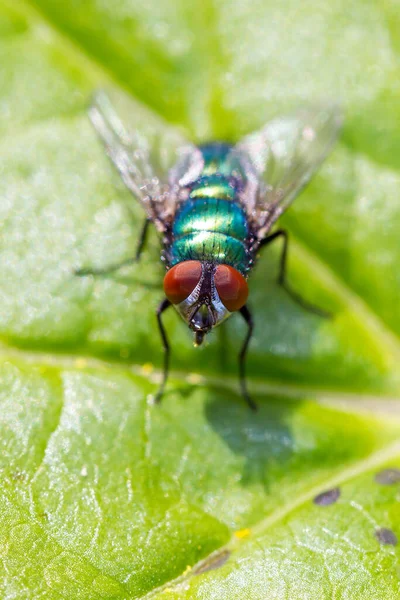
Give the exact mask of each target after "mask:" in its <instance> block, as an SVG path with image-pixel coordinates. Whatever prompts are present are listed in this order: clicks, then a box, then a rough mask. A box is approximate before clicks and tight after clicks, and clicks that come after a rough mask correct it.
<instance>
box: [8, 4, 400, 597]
mask: <svg viewBox="0 0 400 600" xmlns="http://www.w3.org/2000/svg"><path fill="white" fill-rule="evenodd" d="M397 8H398V7H397V6H396V5H395V3H394V2H390V1H388V2H385V3H384V5H379V4H378V3H375V5H371V4H369V5H368V6H367V5H366V4H365V3H363V2H361V0H357V2H355V3H352V4H351V5H349V3H345V2H344V1H342V0H335V2H333V3H329V4H327V3H322V4H321V3H317V2H314V1H311V2H308V3H305V4H304V3H303V4H301V5H300V4H299V3H298V2H295V1H294V0H289V1H288V2H287V3H285V4H284V5H282V4H279V3H278V4H277V3H273V2H269V1H268V2H250V0H241V1H240V2H237V1H234V0H232V1H230V0H223V1H221V2H219V3H213V2H211V1H210V0H207V1H203V2H199V1H195V2H183V1H182V2H181V1H180V0H166V1H164V0H163V2H159V1H158V0H148V1H147V2H146V3H135V2H133V0H122V1H121V2H118V3H105V2H100V1H99V0H87V1H86V2H85V3H82V2H78V0H69V1H68V2H65V3H59V2H57V1H56V0H31V1H30V2H22V1H19V0H18V1H17V2H11V0H10V1H8V0H0V62H1V65H2V68H1V70H0V83H1V85H0V135H1V137H0V157H1V162H0V169H1V177H0V198H1V200H0V224H1V225H0V226H1V236H0V252H1V267H2V268H1V272H0V306H1V310H0V338H1V342H2V348H1V361H0V372H1V373H0V381H1V386H0V403H1V412H0V415H1V416H0V432H1V433H0V445H1V454H0V463H1V464H0V469H1V470H0V473H1V488H0V490H1V491H0V506H1V510H0V522H1V527H0V539H1V541H0V556H1V563H0V564H1V566H0V590H1V591H0V595H1V597H2V598H5V599H8V598H10V599H11V598H26V599H36V598H45V599H46V600H47V599H53V598H54V599H59V598H74V599H75V598H76V599H90V598H93V599H94V600H97V599H98V598H106V599H112V598H115V599H128V598H140V597H143V596H145V595H146V594H149V595H150V596H151V597H154V598H174V599H177V598H179V599H183V598H199V599H200V598H202V599H205V598H207V599H212V598H216V599H220V598H232V599H234V598H238V599H239V598H240V599H241V598H251V599H253V598H254V599H258V598H260V599H261V598H266V597H267V598H269V599H280V598H282V599H283V598H290V599H293V600H297V599H308V598H318V600H319V599H331V598H338V599H346V600H348V599H358V598H368V599H373V600H380V599H382V600H390V599H392V598H393V599H397V598H398V597H399V592H400V589H399V588H400V583H399V571H398V559H399V550H398V548H399V545H398V544H397V540H398V539H400V518H399V511H398V499H399V496H398V494H399V488H398V486H399V482H398V479H399V473H398V471H397V470H396V468H397V469H399V468H400V442H399V441H398V440H399V434H400V421H399V419H398V410H399V408H398V407H399V401H398V400H397V398H398V397H399V392H400V375H399V368H398V364H399V360H400V343H399V340H398V336H399V333H400V312H399V310H398V298H399V293H400V277H399V275H398V268H397V267H398V264H399V262H400V246H399V244H398V231H399V226H400V205H399V203H398V193H399V184H400V173H399V169H400V159H399V157H400V142H399V140H400V135H399V133H400V132H399V131H398V123H399V122H400V120H399V117H400V114H399V107H400V86H399V83H398V76H397V75H398V68H399V59H398V48H399V40H400V38H399V34H398V27H396V25H398V24H399V23H398V20H399V17H398V10H397ZM104 85H107V86H109V85H111V86H114V87H116V88H119V89H123V90H124V91H125V92H127V93H128V94H129V95H130V96H131V99H132V104H133V107H134V108H133V110H135V111H137V112H138V114H140V118H141V119H142V120H143V122H144V123H146V122H150V121H154V120H155V121H156V122H159V126H160V127H163V126H164V125H163V123H162V119H164V120H166V121H167V122H169V123H171V124H175V125H178V126H180V127H181V128H183V130H184V131H186V134H187V135H188V136H189V137H191V138H192V139H194V140H195V141H199V140H205V139H213V138H221V139H232V140H236V139H239V138H240V136H241V135H243V134H244V133H246V132H248V131H250V130H252V129H255V128H257V127H259V126H261V125H262V123H263V122H264V121H265V120H267V119H268V118H270V117H271V116H272V115H274V114H276V113H277V112H282V111H284V110H285V109H286V108H289V107H293V106H296V105H298V104H301V103H307V102H309V103H315V102H317V101H318V100H321V99H322V100H326V99H328V100H332V98H333V99H335V100H336V99H338V97H340V98H341V100H342V103H343V105H344V108H345V111H346V120H345V127H344V132H343V135H342V137H341V140H340V142H339V143H338V144H337V147H336V148H335V150H334V152H333V154H332V156H331V157H330V158H329V160H328V161H327V163H326V164H325V165H324V167H323V168H322V169H321V172H320V173H319V174H318V175H317V177H316V178H315V180H314V181H313V183H312V184H311V185H310V187H309V188H308V189H307V190H306V191H305V192H304V193H303V194H302V195H301V198H300V199H299V200H298V201H297V202H296V204H295V205H294V206H293V208H292V209H291V210H290V211H289V212H288V214H287V215H285V217H284V218H283V219H282V223H283V224H284V225H286V226H287V227H288V229H289V231H290V234H291V242H290V244H291V246H290V250H289V253H290V258H289V279H290V282H291V284H292V286H293V287H295V289H297V290H299V292H301V293H302V294H303V295H304V296H305V297H306V298H307V299H309V300H310V301H313V302H315V303H317V304H318V305H320V306H322V307H325V308H327V309H328V310H330V311H332V312H333V313H334V318H333V319H329V320H322V319H319V318H318V317H316V316H314V315H310V314H307V313H304V312H303V311H302V309H301V308H300V307H298V306H296V305H295V304H293V301H292V300H291V299H290V298H289V297H288V296H287V295H285V293H284V291H282V290H281V289H279V288H278V286H277V284H276V274H277V268H278V259H279V254H278V252H279V249H278V248H277V249H275V250H274V249H271V250H268V252H265V253H264V255H263V256H262V258H261V259H260V261H259V264H258V265H257V268H256V270H255V272H254V276H253V277H252V279H251V283H250V286H251V296H250V303H251V307H252V309H253V312H254V315H255V322H256V334H255V337H254V341H253V342H252V347H251V351H250V354H249V361H248V373H249V383H250V388H251V389H252V390H253V392H254V396H255V399H256V400H257V402H258V404H259V407H260V409H259V412H258V413H257V414H253V413H250V412H249V410H248V409H247V407H246V406H244V403H243V400H242V399H241V398H240V395H239V394H238V392H237V387H236V386H237V382H236V372H237V365H236V360H237V351H238V349H239V347H240V344H241V341H242V339H243V335H244V333H245V331H244V327H243V324H242V323H241V322H240V319H239V318H237V317H233V318H232V319H230V321H229V322H228V323H227V324H226V325H224V326H223V327H221V328H220V329H218V330H216V331H215V333H214V334H213V335H212V336H210V341H209V343H208V345H207V346H206V347H205V348H200V349H194V348H192V347H191V345H192V339H191V336H190V333H189V331H188V330H187V329H186V328H185V326H184V324H183V323H182V322H180V321H179V319H178V318H177V316H176V315H175V314H170V315H168V316H167V318H166V324H167V328H168V332H169V335H170V338H171V344H172V347H173V365H172V366H173V370H174V375H173V377H172V378H171V381H170V382H169V384H168V388H167V393H166V394H165V398H164V402H163V404H162V405H161V406H160V407H155V406H152V405H151V402H149V396H150V395H151V394H152V393H154V391H155V390H156V389H157V381H159V376H160V367H161V365H162V352H161V348H160V341H159V339H158V336H157V331H156V322H155V317H154V312H155V309H156V306H157V304H158V303H159V301H160V299H161V298H162V288H161V281H162V265H161V263H160V261H159V243H158V240H157V238H156V235H155V234H153V237H152V238H151V240H150V244H149V246H150V247H149V248H148V250H147V251H146V253H145V256H144V258H143V260H142V262H141V263H140V265H136V266H132V267H128V268H126V269H124V270H122V271H121V272H120V273H119V274H118V275H116V276H113V277H108V278H100V279H93V278H78V277H76V276H75V275H74V271H75V270H76V269H77V268H81V267H85V266H92V265H93V266H98V267H100V266H104V265H107V264H113V263H115V262H118V261H119V260H123V259H124V258H126V257H129V256H132V255H133V253H134V251H135V245H136V242H137V239H138V234H139V230H140V227H141V221H142V219H143V213H142V210H141V208H140V206H139V205H138V204H137V203H136V202H135V201H134V200H133V199H132V198H131V197H130V196H129V194H128V192H127V191H126V190H125V189H124V187H123V185H122V183H121V182H120V181H119V179H118V176H117V175H116V173H115V172H114V170H113V168H112V167H111V165H110V164H109V161H108V160H107V158H106V157H105V155H104V152H103V149H102V148H101V146H100V144H99V143H98V140H97V138H96V136H95V134H94V132H93V130H92V128H91V126H90V124H89V122H88V118H87V115H86V109H87V105H88V102H89V98H90V95H91V93H92V91H93V90H94V89H96V88H98V87H101V86H104ZM128 203H129V204H128ZM129 206H131V207H132V210H133V213H134V219H133V222H132V218H131V216H130V211H129ZM381 407H384V408H386V409H390V410H391V411H392V413H393V414H392V415H391V416H390V417H389V415H386V416H383V415H382V414H380V409H381ZM371 409H373V410H372V412H371ZM368 411H369V412H368ZM385 469H392V470H390V471H385ZM332 490H333V491H332ZM324 492H326V494H325V495H324V496H322V499H321V496H320V494H321V493H322V494H323V493H324ZM329 501H331V503H329Z"/></svg>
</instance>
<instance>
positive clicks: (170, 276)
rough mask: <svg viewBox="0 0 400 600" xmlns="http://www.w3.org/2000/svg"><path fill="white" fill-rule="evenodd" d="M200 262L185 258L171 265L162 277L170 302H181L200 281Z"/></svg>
mask: <svg viewBox="0 0 400 600" xmlns="http://www.w3.org/2000/svg"><path fill="white" fill-rule="evenodd" d="M201 272H202V269H201V263H200V262H199V261H198V260H185V261H184V262H181V263H178V264H177V265H175V266H174V267H172V268H171V269H170V270H169V271H168V272H167V273H166V275H165V277H164V292H165V295H166V296H167V298H168V300H169V301H170V302H172V304H179V303H180V302H183V300H185V299H186V298H187V297H188V296H190V294H191V293H192V292H193V290H194V288H195V287H196V285H197V284H198V283H199V281H200V277H201Z"/></svg>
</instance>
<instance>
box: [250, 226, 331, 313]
mask: <svg viewBox="0 0 400 600" xmlns="http://www.w3.org/2000/svg"><path fill="white" fill-rule="evenodd" d="M278 238H283V249H282V254H281V258H280V263H279V275H278V283H279V285H281V286H282V287H283V289H284V290H285V291H286V292H287V293H288V294H289V296H290V297H291V298H292V299H293V300H294V301H295V302H297V304H299V305H300V306H301V307H302V308H304V309H305V310H308V311H309V312H312V313H314V314H315V315H318V316H320V317H325V318H330V317H332V314H331V313H329V312H328V311H326V310H324V309H322V308H319V307H318V306H315V305H314V304H311V302H308V301H307V300H304V298H302V296H300V294H298V293H297V292H296V291H295V290H293V289H292V288H291V286H290V285H289V284H288V283H287V281H286V262H287V252H288V244H289V236H288V232H287V231H286V230H284V229H278V231H275V232H274V233H272V234H271V235H269V236H268V237H266V238H264V239H263V240H262V242H261V244H260V248H262V247H264V246H268V244H270V243H271V242H273V241H274V240H276V239H278Z"/></svg>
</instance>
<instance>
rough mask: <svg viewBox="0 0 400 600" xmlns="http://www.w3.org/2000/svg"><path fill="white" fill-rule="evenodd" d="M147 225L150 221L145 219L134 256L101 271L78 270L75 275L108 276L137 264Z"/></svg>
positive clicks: (145, 236)
mask: <svg viewBox="0 0 400 600" xmlns="http://www.w3.org/2000/svg"><path fill="white" fill-rule="evenodd" d="M149 225H150V219H146V220H145V222H144V224H143V227H142V231H141V233H140V238H139V242H138V245H137V248H136V254H135V256H133V257H130V258H127V259H126V260H123V261H122V262H120V263H116V264H113V265H108V266H107V267H102V268H101V269H78V270H77V271H75V275H78V276H79V277H84V276H85V275H98V276H101V275H110V274H111V273H114V272H115V271H118V270H119V269H121V268H122V267H126V266H127V265H132V264H134V263H135V262H139V260H140V257H141V254H142V251H143V248H144V245H145V243H146V239H147V232H148V229H149Z"/></svg>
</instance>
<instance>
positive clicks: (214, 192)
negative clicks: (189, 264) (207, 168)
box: [169, 173, 250, 274]
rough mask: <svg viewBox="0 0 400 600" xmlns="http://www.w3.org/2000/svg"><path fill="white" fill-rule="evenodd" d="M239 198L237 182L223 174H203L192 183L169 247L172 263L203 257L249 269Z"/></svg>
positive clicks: (245, 234) (178, 216)
mask: <svg viewBox="0 0 400 600" xmlns="http://www.w3.org/2000/svg"><path fill="white" fill-rule="evenodd" d="M237 197H238V190H237V182H236V184H235V179H234V178H232V177H228V176H226V175H222V174H221V173H211V174H207V175H204V176H203V177H201V178H200V179H198V180H197V182H195V183H194V184H193V185H192V186H191V191H190V193H189V197H188V199H187V200H186V201H185V202H184V203H183V204H182V205H181V206H180V207H179V209H178V210H177V212H176V215H175V220H174V223H173V227H172V234H173V241H172V245H171V247H170V249H169V255H170V264H171V266H172V265H175V264H177V263H179V262H182V261H184V260H200V261H210V262H214V263H217V264H226V265H231V266H233V267H235V268H236V269H238V270H239V271H241V272H242V273H243V274H245V273H246V272H247V270H248V268H249V261H250V256H249V253H248V251H247V248H246V241H247V239H248V236H249V228H248V221H247V217H246V213H245V211H244V209H243V208H242V206H241V205H240V204H239V202H238V201H237Z"/></svg>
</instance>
